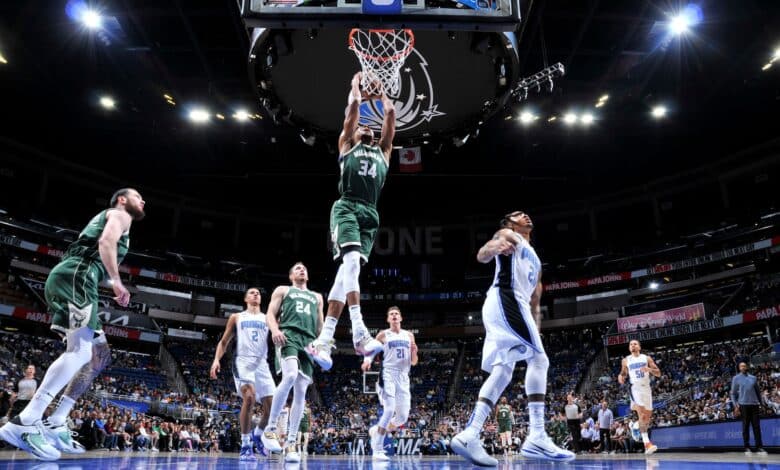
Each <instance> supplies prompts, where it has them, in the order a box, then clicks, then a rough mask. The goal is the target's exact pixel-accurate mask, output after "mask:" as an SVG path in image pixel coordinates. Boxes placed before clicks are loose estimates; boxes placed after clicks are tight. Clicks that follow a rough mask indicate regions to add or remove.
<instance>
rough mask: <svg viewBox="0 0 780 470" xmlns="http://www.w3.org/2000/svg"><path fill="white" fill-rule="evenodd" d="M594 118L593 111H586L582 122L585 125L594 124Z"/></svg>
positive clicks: (581, 119)
mask: <svg viewBox="0 0 780 470" xmlns="http://www.w3.org/2000/svg"><path fill="white" fill-rule="evenodd" d="M594 120H595V118H594V117H593V114H591V113H585V114H583V115H582V117H581V118H580V122H581V123H582V124H583V125H585V126H589V125H591V124H593V121H594Z"/></svg>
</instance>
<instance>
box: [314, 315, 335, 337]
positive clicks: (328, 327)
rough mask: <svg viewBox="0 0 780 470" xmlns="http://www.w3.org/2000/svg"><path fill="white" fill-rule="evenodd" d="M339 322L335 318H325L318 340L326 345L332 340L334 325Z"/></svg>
mask: <svg viewBox="0 0 780 470" xmlns="http://www.w3.org/2000/svg"><path fill="white" fill-rule="evenodd" d="M338 322H339V320H338V318H335V317H325V321H324V322H323V324H322V331H320V336H319V338H317V339H319V340H320V341H322V342H324V343H328V342H330V341H331V340H332V339H333V335H334V334H335V333H336V324H338Z"/></svg>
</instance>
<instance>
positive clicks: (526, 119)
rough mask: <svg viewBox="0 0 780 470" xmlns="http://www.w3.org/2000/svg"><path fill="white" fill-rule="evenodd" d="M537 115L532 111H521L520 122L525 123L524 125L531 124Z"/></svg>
mask: <svg viewBox="0 0 780 470" xmlns="http://www.w3.org/2000/svg"><path fill="white" fill-rule="evenodd" d="M536 119H537V118H536V116H535V115H534V114H533V113H532V112H530V111H523V112H522V113H520V122H521V123H523V125H526V126H527V125H529V124H531V123H532V122H534V121H535V120H536Z"/></svg>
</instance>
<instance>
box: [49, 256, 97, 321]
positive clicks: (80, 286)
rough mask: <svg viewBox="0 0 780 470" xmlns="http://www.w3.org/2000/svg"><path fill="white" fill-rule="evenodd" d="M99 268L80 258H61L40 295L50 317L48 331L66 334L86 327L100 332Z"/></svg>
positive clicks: (93, 263)
mask: <svg viewBox="0 0 780 470" xmlns="http://www.w3.org/2000/svg"><path fill="white" fill-rule="evenodd" d="M102 277H103V272H102V270H101V268H100V267H99V266H98V265H97V264H96V263H95V262H90V261H88V260H85V259H81V258H65V259H64V260H62V261H61V262H60V263H59V264H58V265H57V266H55V267H54V269H52V270H51V272H50V273H49V277H48V278H47V279H46V287H45V289H44V295H45V297H46V305H47V306H48V308H49V312H50V313H51V314H52V319H51V329H52V331H54V332H56V333H59V334H62V335H67V334H68V333H69V332H70V331H73V330H76V329H79V328H82V327H85V326H86V327H89V328H90V329H92V330H93V331H95V332H97V333H101V332H102V331H103V324H102V323H101V321H100V318H99V317H98V284H99V283H100V279H101V278H102Z"/></svg>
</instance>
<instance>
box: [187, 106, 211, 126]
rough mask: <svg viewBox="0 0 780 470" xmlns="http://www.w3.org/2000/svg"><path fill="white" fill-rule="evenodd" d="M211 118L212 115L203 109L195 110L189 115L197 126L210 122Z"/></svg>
mask: <svg viewBox="0 0 780 470" xmlns="http://www.w3.org/2000/svg"><path fill="white" fill-rule="evenodd" d="M210 117H211V115H210V114H209V112H208V111H207V110H205V109H203V108H195V109H193V110H191V111H190V113H189V118H190V121H192V122H194V123H197V124H202V123H204V122H208V120H209V118H210Z"/></svg>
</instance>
